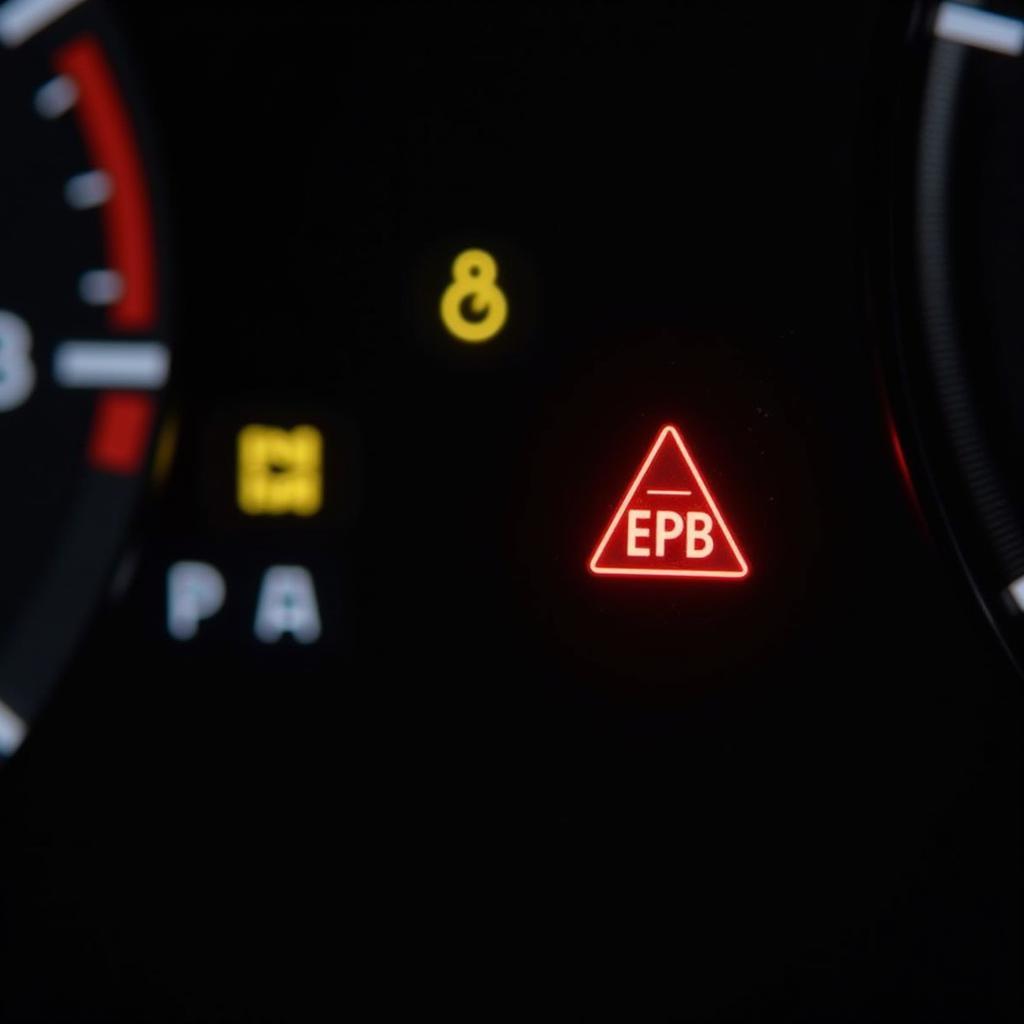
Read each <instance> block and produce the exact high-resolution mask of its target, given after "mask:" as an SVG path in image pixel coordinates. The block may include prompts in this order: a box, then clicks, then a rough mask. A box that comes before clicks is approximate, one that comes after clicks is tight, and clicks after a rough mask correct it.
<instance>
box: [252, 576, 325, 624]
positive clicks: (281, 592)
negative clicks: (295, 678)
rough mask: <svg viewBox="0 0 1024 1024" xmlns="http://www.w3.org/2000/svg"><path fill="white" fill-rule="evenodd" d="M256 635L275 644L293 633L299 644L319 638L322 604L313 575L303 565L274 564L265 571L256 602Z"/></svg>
mask: <svg viewBox="0 0 1024 1024" xmlns="http://www.w3.org/2000/svg"><path fill="white" fill-rule="evenodd" d="M254 630H255V633H256V638H257V639H258V640H260V641H262V642H263V643H265V644H276V643H277V642H278V641H279V640H281V639H282V638H283V637H284V636H285V634H291V636H293V637H294V638H295V639H296V640H297V641H298V642H299V643H300V644H312V643H316V641H317V640H319V639H320V607H319V605H318V604H317V600H316V587H315V586H314V585H313V576H312V574H311V573H310V571H309V570H308V569H305V568H303V567H302V566H301V565H274V566H271V567H270V568H269V569H268V570H267V571H266V572H265V573H264V575H263V582H262V584H260V596H259V601H258V602H257V605H256V622H255V626H254Z"/></svg>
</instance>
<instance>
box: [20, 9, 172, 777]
mask: <svg viewBox="0 0 1024 1024" xmlns="http://www.w3.org/2000/svg"><path fill="white" fill-rule="evenodd" d="M123 83H124V75H123V71H122V69H121V68H120V67H119V66H118V64H117V62H116V60H115V59H114V58H113V57H112V55H111V35H110V29H109V26H108V24H107V20H106V17H105V13H104V11H103V10H102V7H101V5H100V4H98V3H94V2H86V3H83V2H81V0H77V2H76V0H7V2H5V3H0V137H2V138H3V142H4V145H3V157H2V159H0V237H3V238H5V239H7V240H8V245H7V246H6V247H5V248H4V249H3V250H0V455H2V459H3V470H4V472H3V484H2V495H3V498H2V501H0V544H2V552H3V553H2V560H0V583H2V586H0V757H2V756H8V755H10V754H11V753H12V752H13V751H14V750H15V749H17V747H18V745H19V744H20V743H21V741H22V739H23V738H24V735H25V730H26V723H27V722H28V721H29V720H30V719H31V717H32V716H33V715H34V714H35V712H36V711H37V710H38V708H39V706H40V704H41V702H42V700H43V699H44V696H45V693H46V690H47V689H48V687H49V686H50V685H51V683H52V681H53V680H54V678H55V676H56V674H57V673H58V671H59V670H60V668H61V667H62V665H63V664H64V662H65V659H66V658H67V656H68V653H69V651H70V649H71V647H72V645H73V643H74V642H75V640H76V638H77V637H78V635H79V634H80V632H81V630H82V628H83V626H84V625H85V622H86V621H87V618H88V615H89V613H90V610H91V609H92V608H93V607H94V606H95V603H96V600H97V598H98V596H99V595H100V594H101V592H102V588H103V586H104V583H105V581H106V579H107V577H108V574H109V572H110V569H111V565H112V560H113V557H114V555H115V553H116V550H117V547H118V545H119V544H120V542H121V540H122V538H123V534H124V531H125V529H126V527H127V525H128V520H129V516H130V514H131V510H132V508H133V503H134V499H135V496H136V492H137V484H138V482H139V479H140V477H141V475H142V474H143V471H144V469H145V467H146V464H147V459H148V454H149V450H150V444H151V439H152V434H153V428H154V423H155V419H156V413H157V406H158V396H159V393H160V391H161V390H162V389H163V387H164V385H165V384H166V381H167V377H168V370H169V362H170V357H169V350H168V347H167V341H166V332H165V329H164V323H163V302H162V292H163V289H162V287H161V278H162V274H161V267H160V263H159V260H158V257H157V253H158V252H159V239H158V234H159V230H158V226H157V223H156V218H155V216H154V211H153V204H152V197H151V178H150V175H149V173H148V171H147V167H146V162H145V160H144V158H143V156H142V153H141V149H140V144H139V141H138V137H137V133H136V116H135V114H134V110H133V107H132V104H131V103H130V102H129V99H128V98H127V96H126V92H125V89H124V84H123ZM13 240H16V241H17V244H16V245H15V244H13Z"/></svg>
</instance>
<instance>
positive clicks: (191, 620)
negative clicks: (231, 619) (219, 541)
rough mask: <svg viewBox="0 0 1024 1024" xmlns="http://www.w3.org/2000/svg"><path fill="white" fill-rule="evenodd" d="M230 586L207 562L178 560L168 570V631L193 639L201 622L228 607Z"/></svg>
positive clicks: (174, 635)
mask: <svg viewBox="0 0 1024 1024" xmlns="http://www.w3.org/2000/svg"><path fill="white" fill-rule="evenodd" d="M226 594H227V587H226V586H225V585H224V577H223V576H222V575H221V574H220V572H219V571H218V570H217V569H216V568H215V567H214V566H212V565H209V564H208V563H207V562H175V563H174V565H172V566H171V567H170V569H168V570H167V632H168V633H170V635H171V636H172V637H174V639H175V640H192V639H194V638H195V635H196V634H197V633H198V632H199V623H200V622H202V621H203V620H204V619H209V618H212V617H213V616H214V615H216V614H217V612H219V611H220V610H221V608H223V607H224V597H225V595H226Z"/></svg>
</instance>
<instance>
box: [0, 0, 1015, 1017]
mask: <svg viewBox="0 0 1024 1024" xmlns="http://www.w3.org/2000/svg"><path fill="white" fill-rule="evenodd" d="M111 6H112V7H114V9H115V11H116V13H117V14H118V15H119V18H120V22H121V25H122V27H123V34H124V40H125V50H126V53H127V54H128V55H129V58H130V61H131V63H132V64H133V65H134V66H135V71H136V77H137V78H138V80H139V83H140V89H141V92H142V95H143V98H144V99H145V100H146V101H147V104H148V108H149V110H150V112H151V117H152V126H151V132H152V136H153V138H152V143H153V147H154V150H155V152H156V153H157V154H158V156H159V159H160V171H159V174H160V178H161V180H162V189H161V191H162V192H163V193H164V195H165V201H166V210H167V227H168V229H169V241H170V243H171V244H172V248H171V249H170V261H171V271H172V280H173V286H172V291H171V292H170V296H169V298H170V302H171V312H172V315H173V320H174V324H175V337H176V341H177V346H178V349H177V350H178V352H179V353H180V359H179V361H178V365H177V377H176V398H175V402H174V410H173V411H174V415H175V417H176V419H177V422H179V423H180V425H181V432H180V439H179V447H178V455H177V459H176V462H175V466H174V469H173V472H172V474H171V477H170V480H169V481H168V483H167V484H166V486H165V487H163V488H161V489H155V490H154V492H153V493H152V494H151V495H150V497H149V500H148V501H147V504H146V507H145V509H144V510H143V514H142V516H141V518H140V522H139V527H138V532H137V545H136V549H135V554H134V555H133V561H132V563H131V564H133V565H134V566H135V570H136V571H135V573H134V577H133V579H132V582H131V583H130V585H129V586H128V589H127V591H125V590H124V589H123V588H122V590H121V591H120V592H119V593H118V594H117V595H115V597H114V598H113V599H112V601H111V603H110V606H109V607H108V608H106V609H105V610H103V612H102V614H100V615H99V617H98V618H97V621H96V623H95V628H94V630H93V631H92V634H91V636H90V639H89V641H88V643H87V644H86V646H85V648H84V650H82V652H81V653H80V656H79V658H78V660H77V662H76V664H75V665H74V666H73V668H72V670H71V671H70V672H69V673H68V676H67V678H66V680H65V682H64V684H63V686H62V688H61V690H60V693H59V696H58V700H57V701H56V702H55V703H54V705H53V707H52V710H51V711H50V712H49V713H48V714H47V715H46V716H45V717H44V720H43V721H42V722H41V723H39V724H38V727H37V728H36V730H35V731H34V732H33V735H32V737H31V738H30V740H29V742H28V744H27V745H26V747H25V749H24V750H23V751H22V752H21V754H20V755H19V757H18V758H17V759H16V760H15V761H14V762H13V763H12V764H11V765H10V766H9V767H8V768H7V769H6V770H5V772H4V777H3V779H2V780H0V786H2V800H3V816H4V826H3V828H4V832H3V836H4V838H3V853H2V867H3V871H2V877H3V883H2V885H3V888H2V893H3V896H2V899H3V907H4V913H3V918H2V925H0V927H2V935H3V957H2V959H0V963H2V964H3V967H2V976H3V979H4V981H3V986H2V987H0V1007H2V1009H3V1011H4V1012H5V1013H6V1014H7V1015H8V1016H10V1017H12V1018H42V1019H52V1018H60V1019H63V1018H68V1019H95V1018H116V1019H150V1018H152V1019H182V1018H189V1019H204V1020H205V1019H242V1020H246V1019H263V1018H268V1019H279V1018H291V1019H306V1018H308V1017H310V1016H312V1015H313V1013H314V1012H322V1010H321V1009H320V1008H321V1007H323V1006H326V1005H329V1006H331V1007H333V1012H336V1013H341V1012H345V1011H346V1010H348V1011H349V1012H351V1013H356V1014H358V1015H360V1016H362V1015H364V1014H365V1015H366V1016H385V1015H389V1016H390V1015H394V1014H396V1013H398V1012H400V1011H401V1012H409V1011H410V1010H412V1011H415V1010H420V1011H421V1012H422V1011H428V1012H434V1013H448V1014H453V1015H456V1016H462V1015H469V1014H472V1015H473V1016H474V1017H476V1018H484V1019H487V1018H491V1017H496V1016H503V1015H513V1014H514V1015H516V1016H520V1017H522V1016H524V1015H529V1016H531V1017H549V1016H551V1017H557V1018H570V1019H571V1018H573V1017H580V1016H584V1017H588V1018H590V1017H604V1016H607V1017H610V1018H613V1019H646V1018H652V1019H680V1020H709V1021H712V1020H713V1021H754V1020H786V1021H805V1020H806V1021H824V1020H829V1021H831V1020H837V1021H838V1020H849V1021H865V1020H881V1019H893V1020H896V1019H899V1020H904V1021H905V1020H921V1021H946V1020H948V1021H961V1020H962V1021H968V1020H971V1021H978V1020H1002V1019H1004V1018H1005V1019H1011V1018H1013V1019H1016V1011H1018V1010H1019V1005H1018V1000H1019V989H1018V985H1019V974H1018V960H1019V931H1018V917H1019V871H1018V860H1019V830H1018V824H1019V788H1018V782H1019V760H1018V749H1019V685H1018V681H1017V679H1016V677H1015V675H1014V673H1013V672H1012V670H1011V668H1010V666H1009V664H1008V662H1007V661H1006V659H1005V657H1004V655H1003V652H1002V651H1001V649H1000V648H999V645H998V642H997V641H996V639H995V637H994V636H993V635H991V634H990V632H989V631H988V627H987V623H985V621H984V619H983V617H982V614H981V612H980V611H979V610H978V609H977V608H976V606H975V604H974V601H973V598H972V595H971V594H970V593H969V591H968V589H967V587H966V585H965V584H963V583H962V582H961V580H960V578H959V575H958V572H957V569H956V567H955V565H954V563H953V560H952V559H951V558H949V557H948V554H947V553H946V552H945V550H944V543H943V542H942V541H941V539H937V538H936V537H934V536H930V535H929V533H928V530H927V528H926V527H924V526H923V524H922V520H921V518H920V517H919V516H918V514H917V512H916V511H915V508H914V504H913V502H912V500H911V498H910V497H909V495H908V491H907V488H906V486H905V484H904V482H903V480H902V479H901V477H900V474H899V471H898V467H897V465H896V460H895V458H894V455H893V450H892V446H891V444H890V439H889V434H888V424H887V420H886V415H885V407H884V401H883V398H882V394H881V390H880V387H879V372H878V369H877V366H878V362H879V360H878V356H877V353H876V345H877V343H878V339H877V338H876V337H874V335H873V334H872V331H871V329H870V327H869V326H868V324H869V320H868V318H867V315H866V300H865V296H864V294H863V285H862V272H861V258H862V253H863V251H864V249H865V245H866V241H865V235H866V234H867V233H868V232H869V231H870V220H869V218H867V217H866V216H865V214H864V210H863V205H862V204H863V194H864V191H865V182H864V180H863V175H864V173H865V167H866V166H869V161H868V162H866V161H865V160H864V154H863V148H864V147H865V146H867V145H869V144H870V143H869V142H868V141H866V140H869V139H870V138H871V120H872V117H873V116H874V114H875V111H874V108H873V106H872V103H871V100H870V97H871V96H872V95H873V94H874V92H875V91H877V90H878V89H879V88H880V87H879V84H878V81H877V76H878V75H880V74H882V72H881V71H880V70H879V68H880V67H882V66H884V61H882V60H881V59H880V57H879V54H886V53H889V52H890V51H891V50H894V49H896V48H898V46H899V43H900V28H899V24H898V19H896V18H892V19H891V21H886V22H884V23H880V21H879V11H878V8H877V6H876V5H871V4H863V5H860V6H856V7H847V6H846V5H828V9H822V8H821V7H816V8H804V7H799V6H796V5H791V4H782V5H772V6H771V7H770V8H767V9H766V8H765V7H763V6H761V7H757V8H754V7H751V8H746V7H742V8H741V7H738V6H737V5H732V4H722V3H718V2H716V3H711V2H708V3H692V4H679V5H635V4H633V5H625V4H623V5H616V4H605V5H579V6H567V7H559V8H557V9H555V8H551V7H550V6H547V5H525V4H517V5H508V6H495V7H488V8H486V9H484V8H481V7H479V6H468V5H467V6H465V7H443V8H442V7H439V6H435V5H394V4H382V5H375V6H373V7H367V8H365V9H363V10H361V11H354V12H348V10H347V9H346V10H345V11H342V10H341V9H340V8H339V9H337V11H336V12H334V13H331V14H325V13H323V11H321V10H320V8H319V7H318V6H316V5H312V4H293V5H290V6H288V7H287V8H285V9H280V8H276V7H271V6H270V5H262V4H247V5H244V6H243V5H231V4H225V3H217V4H210V3H178V4H152V5H151V4H146V5H141V4H128V3H122V4H118V5H113V4H111ZM833 6H834V7H835V8H836V9H834V10H833V9H832V8H833ZM812 11H813V13H811V12H812ZM881 88H882V91H883V92H884V84H883V86H882V87H881ZM467 245H480V246H483V247H485V248H488V249H489V250H490V251H491V252H493V253H494V254H495V256H496V257H497V259H498V262H499V265H500V267H501V273H500V282H501V283H502V286H503V287H504V288H505V290H506V293H507V294H508V296H509V301H510V310H511V312H510V321H509V326H508V329H507V331H505V332H503V333H502V334H501V335H500V336H499V337H498V338H497V339H495V341H494V342H492V343H490V344H489V345H485V346H480V347H469V346H460V345H458V344H457V343H455V342H454V341H452V340H451V339H448V338H447V337H446V336H445V335H444V333H443V332H442V331H441V330H440V325H439V323H438V322H437V316H436V304H437V301H438V299H439V297H440V294H441V291H442V290H443V288H444V287H445V284H446V283H447V280H448V270H449V264H450V261H451V259H452V257H453V256H454V255H455V253H457V252H458V251H460V250H461V249H462V248H464V247H465V246H467ZM252 420H255V421H259V422H280V423H283V424H290V423H293V422H298V421H300V420H301V421H308V422H314V423H317V424H318V425H320V426H321V427H322V428H323V429H324V431H325V433H326V437H327V445H328V451H329V452H330V453H332V454H331V458H332V459H333V460H335V461H332V462H331V465H332V466H334V467H336V468H335V469H334V470H333V472H334V473H335V474H337V475H338V476H340V477H343V479H337V480H329V481H328V495H329V502H328V507H327V508H326V509H325V512H324V514H323V515H322V516H321V517H320V518H319V519H317V520H314V521H313V522H301V521H292V522H284V523H274V524H270V525H264V524H262V523H253V522H245V521H243V520H242V518H241V517H240V516H237V515H235V513H234V512H233V511H232V509H231V506H230V501H229V500H228V496H229V495H230V487H225V485H224V480H225V479H227V480H230V477H231V474H232V472H233V464H232V461H231V451H232V443H233V437H234V431H235V430H237V429H238V427H240V426H241V425H243V424H244V423H245V422H249V421H252ZM666 422H673V423H676V424H677V425H678V426H679V427H680V429H681V430H682V432H683V434H684V436H685V438H686V440H687V442H688V444H689V445H690V447H691V450H692V451H693V453H694V455H695V457H696V459H697V461H698V463H699V465H700V466H701V468H702V470H703V471H704V472H705V476H706V478H707V480H708V483H709V484H710V486H711V488H712V490H713V491H714V493H715V494H716V496H717V497H718V498H719V500H720V504H721V505H722V507H723V511H724V512H725V514H726V516H727V517H728V519H729V522H730V524H731V525H732V526H733V528H734V530H735V532H736V534H737V536H738V538H739V540H740V543H741V544H742V546H743V548H744V550H745V552H746V554H747V556H748V558H749V560H750V562H751V565H752V574H751V577H750V579H749V581H745V582H743V583H739V584H720V583H715V584H693V583H684V584H680V583H674V582H658V583H654V584H651V583H645V582H640V581H623V580H606V579H594V578H593V577H591V576H589V575H588V574H587V572H586V568H585V567H586V563H587V560H588V558H589V555H590V553H591V551H592V549H593V546H594V544H595V543H596V541H597V539H598V538H599V536H600V533H601V531H602V530H603V528H604V526H605V524H606V522H607V520H608V518H609V517H610V515H611V514H612V512H613V511H614V509H615V506H616V504H617V502H618V500H619V498H620V496H621V494H622V492H623V490H624V489H625V487H626V485H627V484H628V482H629V480H630V479H631V477H632V474H633V472H634V471H635V468H636V466H637V464H638V463H639V461H640V459H641V458H642V456H643V454H644V453H645V452H646V450H647V447H648V446H649V444H650V443H651V441H652V440H653V438H654V436H655V434H656V433H657V430H658V428H659V427H660V426H661V425H662V424H663V423H666ZM218 453H222V456H221V455H219V454H218ZM218 459H221V460H222V461H221V462H220V471H219V472H220V479H219V480H218V468H217V467H218ZM218 496H220V497H218ZM178 558H200V559H205V560H209V561H211V562H213V563H214V564H216V565H217V566H218V567H220V568H221V570H222V571H223V573H224V575H225V577H226V579H227V581H228V590H229V595H228V604H227V606H226V608H225V610H224V612H223V613H222V614H221V615H220V616H218V617H217V619H216V620H213V621H211V622H210V623H209V624H206V625H205V626H204V629H203V631H202V632H201V634H200V637H199V638H198V639H197V640H196V641H195V642H193V643H190V644H187V645H178V644H174V643H172V642H171V641H170V640H169V639H167V638H166V636H165V635H164V631H163V621H164V614H165V611H164V605H163V586H164V578H165V573H166V570H167V567H168V565H169V564H170V563H171V562H173V561H174V560H176V559H178ZM272 564H302V565H306V566H308V567H309V568H310V569H311V570H312V572H313V573H314V576H315V578H316V581H317V586H318V592H319V594H320V597H321V613H322V616H323V619H324V624H325V636H324V640H323V642H322V643H321V644H319V645H316V646H314V647H312V648H305V649H300V648H299V647H297V646H294V645H288V644H282V645H280V646H279V647H274V648H265V647H261V646H260V645H258V644H257V643H256V641H255V640H254V639H253V637H252V634H251V621H252V614H253V609H254V605H255V599H256V593H257V589H258V586H259V580H260V578H261V575H262V572H263V570H264V569H265V568H266V567H267V566H269V565H272Z"/></svg>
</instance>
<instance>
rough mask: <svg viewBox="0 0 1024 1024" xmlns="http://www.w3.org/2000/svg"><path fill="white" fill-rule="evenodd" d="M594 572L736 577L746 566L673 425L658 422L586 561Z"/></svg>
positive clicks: (719, 577) (744, 572) (601, 574)
mask: <svg viewBox="0 0 1024 1024" xmlns="http://www.w3.org/2000/svg"><path fill="white" fill-rule="evenodd" d="M590 571H591V572H592V573H594V574H595V575H598V576H672V577H682V578H698V579H700V578H703V579H743V577H744V576H746V575H747V574H748V573H749V572H750V569H749V568H748V566H747V562H746V559H745V558H744V557H743V555H742V553H741V552H740V549H739V546H738V545H737V543H736V541H735V540H734V539H733V536H732V533H731V532H730V530H729V527H728V526H727V525H726V523H725V519H723V518H722V513H721V512H719V510H718V506H717V505H716V504H715V499H714V498H713V497H712V496H711V491H710V490H708V486H707V484H706V483H705V482H704V480H703V478H702V477H701V475H700V471H699V470H698V469H697V464H696V463H695V462H694V461H693V458H692V457H691V456H690V453H689V452H688V451H687V450H686V445H685V444H683V439H682V437H681V436H680V434H679V431H678V430H676V428H675V427H672V426H667V427H664V428H662V430H661V432H660V433H659V434H658V437H657V439H656V440H655V442H654V445H653V446H652V448H651V450H650V451H649V452H648V453H647V457H646V458H645V459H644V461H643V464H642V465H641V467H640V470H639V472H638V473H637V474H636V477H635V478H634V479H633V482H632V483H631V484H630V485H629V489H628V490H627V491H626V496H625V497H624V498H623V499H622V502H621V504H620V505H619V507H618V510H617V511H616V513H615V515H614V516H613V517H612V521H611V523H610V524H609V525H608V529H607V530H605V533H604V536H603V537H602V538H601V542H600V543H599V544H598V545H597V549H596V550H595V551H594V554H593V557H592V558H591V559H590Z"/></svg>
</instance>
